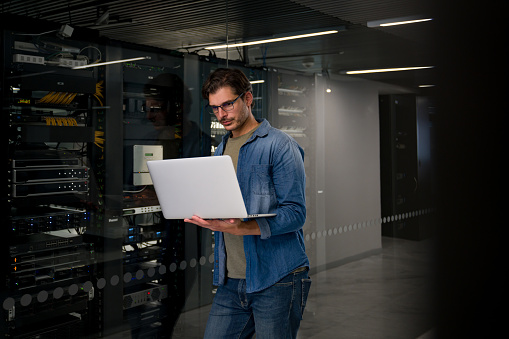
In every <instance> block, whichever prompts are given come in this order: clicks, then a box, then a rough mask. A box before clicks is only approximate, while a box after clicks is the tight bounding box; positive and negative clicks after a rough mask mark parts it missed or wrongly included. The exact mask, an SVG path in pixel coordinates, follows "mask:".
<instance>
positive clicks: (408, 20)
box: [367, 15, 433, 27]
mask: <svg viewBox="0 0 509 339" xmlns="http://www.w3.org/2000/svg"><path fill="white" fill-rule="evenodd" d="M431 20H433V18H426V17H423V16H418V15H413V16H405V17H399V18H391V19H382V20H373V21H368V23H367V26H368V27H388V26H397V25H406V24H415V23H418V22H426V21H431Z"/></svg>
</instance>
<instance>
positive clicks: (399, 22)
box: [380, 18, 433, 27]
mask: <svg viewBox="0 0 509 339" xmlns="http://www.w3.org/2000/svg"><path fill="white" fill-rule="evenodd" d="M431 20H433V19H432V18H428V19H418V20H407V21H397V22H388V23H386V24H380V27H388V26H397V25H406V24H415V23H418V22H425V21H431Z"/></svg>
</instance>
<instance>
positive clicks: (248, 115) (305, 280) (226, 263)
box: [185, 68, 311, 339]
mask: <svg viewBox="0 0 509 339" xmlns="http://www.w3.org/2000/svg"><path fill="white" fill-rule="evenodd" d="M202 95H203V97H204V98H205V99H207V100H208V101H209V104H208V105H207V107H208V109H210V111H211V112H212V113H214V114H215V115H216V117H217V119H218V121H219V122H220V123H221V124H222V125H223V126H224V128H225V129H226V130H227V131H228V132H229V133H228V134H227V135H226V136H225V137H224V138H223V141H222V143H221V144H220V145H219V146H218V147H217V149H216V153H215V154H216V155H230V156H231V157H232V159H233V162H234V167H235V170H236V171H237V179H238V181H239V185H240V188H241V191H242V195H243V197H244V202H245V204H246V208H247V212H248V213H249V214H251V213H276V216H274V217H269V218H257V219H249V220H241V219H227V220H204V219H201V218H200V217H199V216H193V217H192V218H191V219H186V220H185V221H186V222H190V223H194V224H196V225H198V226H201V227H204V228H208V229H210V230H212V231H214V232H215V233H214V238H215V247H214V257H215V264H214V285H217V286H218V289H217V293H216V296H215V298H214V302H213V305H212V308H211V310H210V315H209V320H208V323H207V328H206V330H205V338H251V337H252V335H253V334H254V333H255V332H256V336H257V338H278V339H280V338H295V337H296V336H297V331H298V328H299V325H300V320H301V319H302V312H303V311H304V307H305V303H306V300H307V295H308V292H309V287H310V284H311V280H310V279H309V277H308V267H309V260H308V258H307V256H306V253H305V249H304V239H303V232H302V226H303V225H304V221H305V219H306V206H305V173H304V152H303V150H302V148H301V147H300V146H299V145H298V144H297V142H296V141H295V140H294V139H293V138H291V137H290V136H288V135H287V134H285V133H283V132H281V131H279V130H277V129H275V128H273V127H271V125H270V124H269V122H268V121H267V120H264V119H263V120H257V119H255V117H254V116H253V113H252V106H253V93H252V88H251V84H250V82H249V80H248V79H247V77H246V76H245V75H244V73H242V71H240V70H236V69H225V68H220V69H217V70H216V71H214V72H213V73H211V74H210V76H209V78H208V79H207V81H206V82H205V84H204V85H203V88H202ZM220 198H221V197H220V195H219V196H218V197H211V199H220Z"/></svg>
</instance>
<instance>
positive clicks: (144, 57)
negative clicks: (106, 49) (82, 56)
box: [72, 56, 150, 69]
mask: <svg viewBox="0 0 509 339" xmlns="http://www.w3.org/2000/svg"><path fill="white" fill-rule="evenodd" d="M143 59H150V57H148V56H143V57H137V58H130V59H121V60H112V61H105V62H98V63H95V64H88V65H83V66H76V67H73V68H72V69H83V68H90V67H99V66H104V65H111V64H119V63H122V62H129V61H137V60H143Z"/></svg>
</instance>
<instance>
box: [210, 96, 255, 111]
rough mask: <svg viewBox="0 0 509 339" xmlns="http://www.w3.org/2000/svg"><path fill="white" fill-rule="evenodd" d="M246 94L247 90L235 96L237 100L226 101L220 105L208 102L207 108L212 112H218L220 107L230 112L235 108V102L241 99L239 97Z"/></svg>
mask: <svg viewBox="0 0 509 339" xmlns="http://www.w3.org/2000/svg"><path fill="white" fill-rule="evenodd" d="M244 94H246V92H244V93H242V94H240V95H239V96H238V97H236V98H235V100H233V101H230V102H225V103H224V104H222V105H219V106H214V105H209V104H207V105H206V106H205V109H206V110H207V111H208V112H209V113H210V114H218V113H219V108H221V109H222V110H223V111H225V112H229V111H231V110H232V109H233V104H234V103H235V101H237V100H239V98H240V97H241V96H243V95H244Z"/></svg>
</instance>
